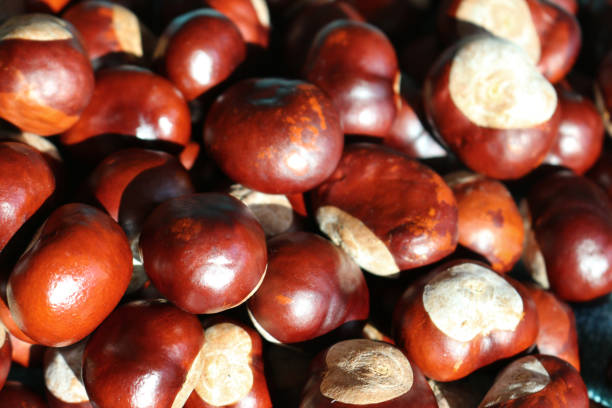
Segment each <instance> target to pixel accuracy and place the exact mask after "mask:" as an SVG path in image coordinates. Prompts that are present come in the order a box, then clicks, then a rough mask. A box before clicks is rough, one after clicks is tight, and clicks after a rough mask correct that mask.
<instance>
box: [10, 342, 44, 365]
mask: <svg viewBox="0 0 612 408" xmlns="http://www.w3.org/2000/svg"><path fill="white" fill-rule="evenodd" d="M10 337H11V345H12V346H13V352H12V354H11V358H12V360H13V362H15V363H17V364H19V365H21V366H22V367H26V368H30V367H40V366H42V361H43V355H44V353H45V349H46V347H45V346H41V345H39V344H32V343H28V342H27V341H23V340H21V339H18V338H17V337H15V336H13V335H12V334H10Z"/></svg>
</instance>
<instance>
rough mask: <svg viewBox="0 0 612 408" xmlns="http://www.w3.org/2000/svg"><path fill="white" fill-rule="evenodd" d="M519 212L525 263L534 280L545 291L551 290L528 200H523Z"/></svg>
mask: <svg viewBox="0 0 612 408" xmlns="http://www.w3.org/2000/svg"><path fill="white" fill-rule="evenodd" d="M519 212H520V213H521V217H522V218H523V228H524V231H525V239H524V243H523V255H522V258H523V263H524V264H525V266H526V267H527V270H528V271H529V274H530V275H531V277H532V278H533V280H534V281H535V282H536V283H537V284H538V285H540V286H541V287H542V288H543V289H549V288H550V282H549V281H548V273H547V271H546V262H545V261H544V255H543V254H542V250H541V249H540V245H539V244H538V241H537V239H536V236H535V231H534V230H533V228H531V214H530V212H529V204H527V200H525V199H523V200H521V202H520V204H519Z"/></svg>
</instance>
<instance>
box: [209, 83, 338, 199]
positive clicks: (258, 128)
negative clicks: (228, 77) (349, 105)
mask: <svg viewBox="0 0 612 408" xmlns="http://www.w3.org/2000/svg"><path fill="white" fill-rule="evenodd" d="M204 142H205V144H206V148H207V149H208V151H209V152H210V154H211V156H212V157H213V158H214V159H215V161H216V162H217V164H219V166H220V167H221V168H222V169H223V171H224V172H225V173H226V174H227V175H228V176H229V177H230V178H232V179H233V180H235V181H237V182H239V183H240V184H243V185H245V186H247V187H249V188H252V189H254V190H257V191H261V192H264V193H270V194H290V193H301V192H304V191H307V190H310V189H311V188H313V187H315V186H316V185H318V184H319V183H321V182H322V181H323V180H325V179H326V178H327V177H328V176H329V175H330V174H331V172H332V171H333V170H334V168H335V167H336V164H337V163H338V160H339V159H340V155H341V154H342V146H343V144H344V137H343V134H342V130H341V125H340V119H339V117H338V114H337V113H336V110H335V109H334V107H333V105H332V102H331V101H330V100H329V98H328V97H327V96H325V94H324V93H323V91H321V90H320V89H319V88H317V87H316V86H314V85H312V84H309V83H307V82H302V81H291V80H284V79H276V78H268V79H249V80H245V81H242V82H239V83H238V84H236V85H234V86H232V87H231V88H230V89H229V90H228V91H227V92H225V93H224V94H223V95H221V96H220V97H219V98H218V99H217V101H216V102H215V103H214V105H213V106H212V108H211V110H210V112H209V114H208V117H207V118H206V124H205V129H204Z"/></svg>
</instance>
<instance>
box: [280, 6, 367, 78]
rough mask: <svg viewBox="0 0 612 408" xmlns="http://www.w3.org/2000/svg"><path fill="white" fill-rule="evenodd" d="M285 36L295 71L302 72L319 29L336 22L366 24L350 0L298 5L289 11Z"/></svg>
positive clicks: (286, 53)
mask: <svg viewBox="0 0 612 408" xmlns="http://www.w3.org/2000/svg"><path fill="white" fill-rule="evenodd" d="M290 15H291V18H290V19H289V21H288V23H287V33H286V34H285V38H284V42H285V55H286V60H287V63H288V64H289V65H290V66H291V67H292V69H293V71H294V72H296V73H299V72H300V70H301V69H302V66H303V65H304V62H305V60H306V56H307V54H308V50H309V49H310V45H311V44H312V41H313V40H314V38H315V36H316V35H317V33H318V32H319V30H320V29H322V28H323V27H325V26H326V25H327V24H329V23H331V22H332V21H336V20H353V21H365V20H364V18H363V17H362V16H361V14H359V12H358V11H357V10H355V8H354V7H353V6H351V5H350V4H349V3H348V2H347V1H344V0H340V1H332V2H329V1H310V2H303V3H299V4H297V5H296V6H295V7H294V9H293V10H291V12H290Z"/></svg>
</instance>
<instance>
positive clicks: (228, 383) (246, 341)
mask: <svg viewBox="0 0 612 408" xmlns="http://www.w3.org/2000/svg"><path fill="white" fill-rule="evenodd" d="M252 347H253V345H252V342H251V337H250V336H249V334H248V333H247V332H246V330H244V329H243V328H242V327H240V326H237V325H235V324H231V323H220V324H217V325H214V326H212V327H209V328H208V329H206V331H205V341H204V350H205V351H204V361H205V364H204V367H203V371H202V376H201V377H200V381H199V382H198V385H197V386H196V392H197V393H198V395H199V396H200V398H202V399H203V400H204V401H205V402H207V403H208V404H211V405H215V406H225V405H231V404H234V403H236V402H238V401H240V400H241V399H242V398H244V397H245V396H246V395H247V394H248V393H249V392H250V391H251V388H252V387H253V371H252V370H251V367H250V365H249V363H250V353H251V349H252Z"/></svg>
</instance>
